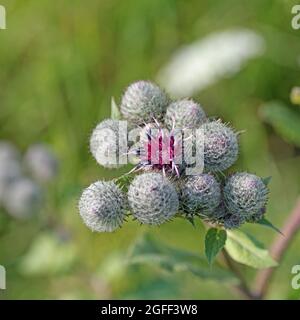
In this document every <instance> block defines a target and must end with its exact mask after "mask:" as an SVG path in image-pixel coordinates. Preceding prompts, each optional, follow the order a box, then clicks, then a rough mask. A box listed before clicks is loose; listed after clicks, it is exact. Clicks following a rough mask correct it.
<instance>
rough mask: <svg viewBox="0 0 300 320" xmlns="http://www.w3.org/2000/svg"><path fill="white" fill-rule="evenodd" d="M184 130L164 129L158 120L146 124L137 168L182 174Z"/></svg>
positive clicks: (142, 134) (138, 153)
mask: <svg viewBox="0 0 300 320" xmlns="http://www.w3.org/2000/svg"><path fill="white" fill-rule="evenodd" d="M182 150H183V149H182V132H181V131H180V130H171V131H169V130H168V129H164V128H162V127H161V125H160V124H159V123H158V122H155V123H150V124H146V125H145V127H143V128H142V130H141V133H140V143H139V149H138V150H136V152H137V156H138V157H139V164H138V166H137V168H138V169H139V168H141V169H143V170H146V171H147V170H155V171H162V172H163V173H164V174H166V173H171V174H176V175H177V176H179V175H180V172H181V171H182V169H183V167H182V157H183V152H182Z"/></svg>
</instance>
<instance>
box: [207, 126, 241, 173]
mask: <svg viewBox="0 0 300 320" xmlns="http://www.w3.org/2000/svg"><path fill="white" fill-rule="evenodd" d="M201 135H203V142H204V169H205V171H207V172H209V171H211V172H218V171H223V170H225V169H228V168H229V167H230V166H232V165H233V164H234V163H235V161H236V160H237V157H238V140H237V134H236V133H235V132H234V131H233V130H232V129H231V128H229V127H228V126H226V125H225V124H223V123H222V122H220V121H219V120H216V121H211V122H209V123H205V124H203V125H202V126H201Z"/></svg>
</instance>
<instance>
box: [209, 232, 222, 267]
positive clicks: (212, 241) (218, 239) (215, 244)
mask: <svg viewBox="0 0 300 320" xmlns="http://www.w3.org/2000/svg"><path fill="white" fill-rule="evenodd" d="M226 238H227V234H226V231H225V230H222V229H217V228H211V229H209V230H208V231H207V233H206V236H205V254H206V257H207V260H208V262H209V264H210V265H211V264H212V263H213V261H214V259H215V258H216V256H217V254H218V253H219V252H220V250H222V248H223V247H224V245H225V243H226Z"/></svg>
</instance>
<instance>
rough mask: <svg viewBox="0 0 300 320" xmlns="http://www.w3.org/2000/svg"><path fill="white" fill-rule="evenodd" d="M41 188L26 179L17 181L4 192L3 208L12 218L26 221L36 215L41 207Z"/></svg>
mask: <svg viewBox="0 0 300 320" xmlns="http://www.w3.org/2000/svg"><path fill="white" fill-rule="evenodd" d="M42 203H43V195H42V190H41V188H40V187H39V186H38V185H37V184H36V183H35V182H33V181H32V180H30V179H28V178H21V179H17V180H15V181H14V182H12V183H11V184H10V185H9V187H8V188H7V190H6V191H5V198H4V199H3V206H4V208H5V209H6V211H7V212H8V213H9V214H10V215H11V216H13V217H14V218H19V219H26V218H29V217H31V216H32V215H34V214H36V213H37V212H38V211H39V210H40V209H41V206H42Z"/></svg>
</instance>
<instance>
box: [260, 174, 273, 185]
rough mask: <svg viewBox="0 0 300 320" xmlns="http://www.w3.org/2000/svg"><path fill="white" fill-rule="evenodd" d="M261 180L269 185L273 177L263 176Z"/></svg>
mask: <svg viewBox="0 0 300 320" xmlns="http://www.w3.org/2000/svg"><path fill="white" fill-rule="evenodd" d="M261 180H262V182H263V183H264V184H265V186H266V187H267V186H268V185H269V183H270V182H271V180H272V177H271V176H269V177H265V178H262V179H261Z"/></svg>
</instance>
